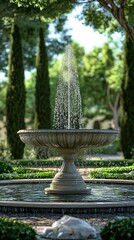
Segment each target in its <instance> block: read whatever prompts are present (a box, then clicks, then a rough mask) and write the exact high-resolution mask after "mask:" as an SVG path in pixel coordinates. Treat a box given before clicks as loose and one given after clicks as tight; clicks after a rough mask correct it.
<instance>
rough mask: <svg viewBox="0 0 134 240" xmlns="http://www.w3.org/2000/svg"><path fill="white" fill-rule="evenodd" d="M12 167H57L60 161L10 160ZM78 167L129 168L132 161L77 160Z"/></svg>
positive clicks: (133, 162)
mask: <svg viewBox="0 0 134 240" xmlns="http://www.w3.org/2000/svg"><path fill="white" fill-rule="evenodd" d="M9 162H10V163H11V164H12V165H13V166H22V167H23V166H25V167H59V166H61V165H62V160H51V159H47V160H43V159H38V160H24V159H23V160H21V159H18V160H12V161H9ZM75 164H76V166H78V167H113V166H131V165H132V164H134V160H77V161H76V162H75Z"/></svg>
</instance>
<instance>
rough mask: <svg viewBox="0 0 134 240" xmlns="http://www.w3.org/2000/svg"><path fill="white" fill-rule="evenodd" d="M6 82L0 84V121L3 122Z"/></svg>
mask: <svg viewBox="0 0 134 240" xmlns="http://www.w3.org/2000/svg"><path fill="white" fill-rule="evenodd" d="M6 91H7V82H6V81H2V82H0V120H3V116H5V114H6V109H5V101H6Z"/></svg>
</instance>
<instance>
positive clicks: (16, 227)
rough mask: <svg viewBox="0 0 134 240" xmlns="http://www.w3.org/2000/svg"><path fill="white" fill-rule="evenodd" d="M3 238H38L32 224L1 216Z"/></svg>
mask: <svg viewBox="0 0 134 240" xmlns="http://www.w3.org/2000/svg"><path fill="white" fill-rule="evenodd" d="M0 239H1V240H36V232H35V231H34V229H32V227H31V226H29V225H27V224H24V223H21V222H19V221H16V220H12V219H7V218H0Z"/></svg>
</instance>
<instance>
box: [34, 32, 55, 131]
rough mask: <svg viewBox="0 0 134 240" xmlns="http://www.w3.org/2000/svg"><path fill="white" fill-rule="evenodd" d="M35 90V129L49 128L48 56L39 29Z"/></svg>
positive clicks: (42, 35)
mask: <svg viewBox="0 0 134 240" xmlns="http://www.w3.org/2000/svg"><path fill="white" fill-rule="evenodd" d="M36 67H37V74H36V89H35V98H36V100H35V124H34V125H35V128H38V129H42V128H48V129H49V128H50V127H51V109H50V85H49V73H48V56H47V49H46V45H45V37H44V29H43V28H42V27H40V29H39V44H38V55H37V61H36Z"/></svg>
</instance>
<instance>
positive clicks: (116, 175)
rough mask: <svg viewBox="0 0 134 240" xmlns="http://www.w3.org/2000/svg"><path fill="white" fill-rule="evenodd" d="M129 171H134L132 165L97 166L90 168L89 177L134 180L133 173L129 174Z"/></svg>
mask: <svg viewBox="0 0 134 240" xmlns="http://www.w3.org/2000/svg"><path fill="white" fill-rule="evenodd" d="M131 171H134V166H129V167H111V168H99V169H93V170H91V171H90V173H89V178H98V179H128V180H134V174H129V173H130V172H131Z"/></svg>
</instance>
